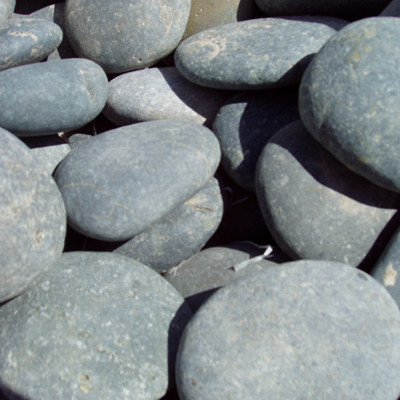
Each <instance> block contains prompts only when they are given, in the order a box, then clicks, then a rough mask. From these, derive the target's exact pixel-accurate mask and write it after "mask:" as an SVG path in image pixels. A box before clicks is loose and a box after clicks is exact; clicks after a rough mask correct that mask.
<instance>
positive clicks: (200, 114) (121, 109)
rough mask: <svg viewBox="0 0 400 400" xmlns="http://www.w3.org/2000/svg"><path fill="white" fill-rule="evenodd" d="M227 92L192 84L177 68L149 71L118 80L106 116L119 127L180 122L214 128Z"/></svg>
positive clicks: (111, 90)
mask: <svg viewBox="0 0 400 400" xmlns="http://www.w3.org/2000/svg"><path fill="white" fill-rule="evenodd" d="M226 97H227V94H226V92H224V91H220V90H213V89H208V88H203V87H200V86H198V85H194V84H193V83H191V82H189V81H188V80H186V79H185V78H183V76H182V75H181V74H180V73H179V72H178V71H177V69H176V68H175V67H165V68H146V69H143V70H140V71H133V72H128V73H126V74H123V75H120V76H118V77H116V78H114V79H113V80H112V81H111V82H110V83H109V86H108V98H107V103H106V106H105V108H104V110H103V113H104V115H105V116H106V117H107V118H108V119H110V120H111V121H112V122H114V123H115V124H117V125H128V124H132V123H134V122H141V121H153V120H160V119H177V120H182V121H192V122H195V123H198V124H206V125H211V124H212V121H213V120H214V118H215V114H216V113H217V111H218V109H219V107H220V106H221V104H222V103H223V101H224V100H225V99H226Z"/></svg>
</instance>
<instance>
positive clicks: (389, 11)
mask: <svg viewBox="0 0 400 400" xmlns="http://www.w3.org/2000/svg"><path fill="white" fill-rule="evenodd" d="M379 16H380V17H400V1H399V0H392V1H391V2H390V3H389V4H388V5H387V6H386V7H385V8H384V9H383V11H382V12H381V13H380V14H379Z"/></svg>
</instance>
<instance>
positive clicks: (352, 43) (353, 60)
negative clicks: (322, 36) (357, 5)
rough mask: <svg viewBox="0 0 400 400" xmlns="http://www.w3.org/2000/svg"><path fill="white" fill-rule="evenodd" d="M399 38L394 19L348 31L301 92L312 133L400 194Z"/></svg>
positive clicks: (324, 54)
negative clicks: (399, 164) (399, 158)
mask: <svg viewBox="0 0 400 400" xmlns="http://www.w3.org/2000/svg"><path fill="white" fill-rule="evenodd" d="M399 34H400V20H399V19H397V18H390V17H377V18H367V19H363V20H361V21H357V22H354V23H352V24H351V25H349V26H347V27H345V28H343V29H342V30H341V31H340V32H339V33H338V34H337V35H335V36H334V37H333V38H332V40H330V41H329V42H328V43H327V44H326V45H325V46H324V47H323V49H322V50H321V51H320V52H319V53H318V55H317V56H316V57H315V58H314V59H313V61H312V63H311V64H310V66H309V68H307V71H306V73H305V75H304V77H303V80H302V83H301V87H300V93H299V110H300V115H301V118H302V120H303V122H304V124H305V125H306V127H307V129H308V130H309V131H310V133H311V134H312V135H313V136H314V137H315V138H316V139H317V140H318V141H319V142H320V143H321V144H322V145H323V146H324V147H326V148H327V149H328V150H329V151H330V152H331V153H332V154H334V155H335V157H337V158H338V159H339V160H340V161H341V162H343V163H344V164H346V165H347V166H348V167H349V168H351V169H352V170H354V171H356V172H357V173H358V174H360V175H362V176H364V177H366V178H367V179H369V180H371V181H372V182H374V183H376V184H378V185H380V186H383V187H385V188H388V189H391V190H395V191H400V169H399V168H398V154H399V152H400V141H399V136H398V135H399V133H398V132H399V129H400V114H399V113H398V103H399V101H400V85H398V84H397V82H400V71H399V69H398V68H397V64H398V63H399V62H400V49H398V47H397V45H395V43H397V38H398V37H399ZM382 60H385V62H384V63H383V62H382Z"/></svg>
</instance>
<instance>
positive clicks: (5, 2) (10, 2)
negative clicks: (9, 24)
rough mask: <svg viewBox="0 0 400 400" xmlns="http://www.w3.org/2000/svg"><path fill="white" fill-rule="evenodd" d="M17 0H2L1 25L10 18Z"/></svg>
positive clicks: (0, 2) (0, 4) (0, 5)
mask: <svg viewBox="0 0 400 400" xmlns="http://www.w3.org/2000/svg"><path fill="white" fill-rule="evenodd" d="M15 3H16V0H0V27H1V25H3V24H4V22H5V21H6V20H7V19H8V18H10V17H11V16H12V14H13V12H14V9H15Z"/></svg>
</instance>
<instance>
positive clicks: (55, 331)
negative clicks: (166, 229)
mask: <svg viewBox="0 0 400 400" xmlns="http://www.w3.org/2000/svg"><path fill="white" fill-rule="evenodd" d="M190 316H191V313H190V310H189V308H188V307H187V305H186V304H184V301H183V299H182V297H181V296H180V295H179V294H178V293H177V292H176V290H175V289H174V288H173V287H172V286H171V285H169V284H168V283H167V282H166V281H165V280H164V279H163V278H162V277H160V276H159V275H158V274H157V273H155V272H154V271H153V270H151V269H150V268H148V267H146V266H144V265H142V264H140V263H138V262H136V261H134V260H132V259H129V258H126V257H123V256H120V255H117V254H106V253H92V252H76V253H65V254H64V255H63V256H62V258H61V260H60V262H59V263H58V265H57V266H56V268H54V269H53V271H52V272H51V273H50V274H49V275H48V276H47V277H46V279H45V280H43V281H42V282H41V283H40V284H38V285H36V286H35V287H34V288H32V289H31V290H29V291H27V292H26V293H25V294H24V295H22V296H20V297H19V298H17V299H15V300H13V301H11V302H9V303H7V304H6V305H4V306H3V307H1V309H0V321H1V322H0V324H1V327H2V329H1V333H0V359H1V361H2V362H1V363H0V381H1V383H0V386H1V389H2V390H3V391H5V392H6V393H7V392H11V393H12V394H13V395H16V396H17V398H26V399H28V398H29V399H30V400H50V399H51V400H53V399H72V398H74V399H88V400H91V399H95V400H98V399H121V400H122V399H126V400H128V399H129V400H130V399H138V400H141V399H142V400H147V399H159V398H160V397H161V396H162V395H163V394H164V393H165V392H166V390H167V386H168V381H169V379H171V381H172V379H173V370H174V362H175V354H176V350H177V347H178V343H179V339H180V336H181V333H182V330H183V328H184V326H185V324H186V322H187V321H188V319H189V318H190ZM11 398H14V397H11Z"/></svg>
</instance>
